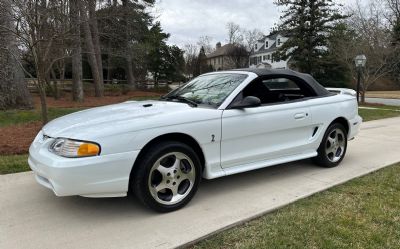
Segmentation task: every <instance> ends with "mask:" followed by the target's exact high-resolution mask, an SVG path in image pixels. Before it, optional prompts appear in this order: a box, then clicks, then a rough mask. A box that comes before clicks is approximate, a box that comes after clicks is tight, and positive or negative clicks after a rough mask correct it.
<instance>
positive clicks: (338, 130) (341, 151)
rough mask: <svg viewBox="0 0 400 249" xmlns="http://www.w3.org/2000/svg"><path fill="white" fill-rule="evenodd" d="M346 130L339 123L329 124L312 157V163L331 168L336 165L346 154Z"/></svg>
mask: <svg viewBox="0 0 400 249" xmlns="http://www.w3.org/2000/svg"><path fill="white" fill-rule="evenodd" d="M346 150H347V131H346V129H345V128H344V126H343V125H342V124H340V123H334V124H331V125H330V126H329V127H328V129H327V130H326V132H325V135H324V138H323V139H322V142H321V145H320V146H319V148H318V151H317V152H318V156H317V157H314V158H313V161H314V163H316V164H317V165H319V166H321V167H325V168H333V167H336V166H338V165H339V164H340V163H341V162H342V160H343V158H344V157H345V155H346Z"/></svg>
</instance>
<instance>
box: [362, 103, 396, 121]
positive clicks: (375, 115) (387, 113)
mask: <svg viewBox="0 0 400 249" xmlns="http://www.w3.org/2000/svg"><path fill="white" fill-rule="evenodd" d="M363 107H372V108H377V109H363V108H360V109H359V110H358V113H359V115H360V116H361V117H362V118H363V120H364V121H365V122H366V121H372V120H377V119H382V118H393V117H399V116H400V107H398V106H387V105H383V106H369V105H365V106H364V105H363ZM382 109H384V110H382Z"/></svg>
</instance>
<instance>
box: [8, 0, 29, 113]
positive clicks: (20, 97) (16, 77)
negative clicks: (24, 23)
mask: <svg viewBox="0 0 400 249" xmlns="http://www.w3.org/2000/svg"><path fill="white" fill-rule="evenodd" d="M3 6H4V9H3V10H1V12H3V11H4V13H1V15H0V25H1V26H5V27H7V28H9V29H14V27H13V25H14V24H13V22H12V20H11V19H12V18H11V16H10V13H12V11H11V4H10V1H8V0H5V1H4V2H3ZM18 54H19V51H18V48H17V45H16V38H15V37H14V35H13V34H12V33H11V32H9V31H7V30H5V29H2V28H0V65H1V67H0V109H13V108H32V98H31V95H30V93H29V90H28V86H27V83H26V81H25V75H24V72H23V70H22V67H21V64H20V62H19V61H18Z"/></svg>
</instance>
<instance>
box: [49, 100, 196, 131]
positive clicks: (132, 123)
mask: <svg viewBox="0 0 400 249" xmlns="http://www.w3.org/2000/svg"><path fill="white" fill-rule="evenodd" d="M194 109H196V108H192V107H190V106H189V105H187V104H185V103H175V102H166V101H129V102H124V103H121V104H115V105H109V106H103V107H97V108H92V109H88V110H84V111H80V112H76V113H72V114H69V115H66V116H63V117H60V118H57V119H55V120H53V121H51V122H50V123H48V124H47V125H46V126H44V127H43V132H44V134H45V135H47V136H50V137H66V138H73V139H88V138H93V137H98V136H101V135H102V134H107V135H111V134H117V133H121V132H132V131H137V130H140V129H145V128H151V127H153V126H155V125H160V124H159V123H160V122H158V124H157V123H155V122H151V121H152V120H154V118H155V117H157V119H158V120H159V118H160V117H162V116H165V115H173V114H177V113H181V112H187V111H191V110H194ZM171 121H173V119H171V120H169V123H168V124H171ZM172 123H173V122H172ZM165 124H166V123H163V125H165Z"/></svg>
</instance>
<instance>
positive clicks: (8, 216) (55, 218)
mask: <svg viewBox="0 0 400 249" xmlns="http://www.w3.org/2000/svg"><path fill="white" fill-rule="evenodd" d="M399 148H400V118H393V119H386V120H380V121H373V122H368V123H365V124H364V125H363V126H362V132H361V134H360V136H359V137H358V138H357V139H356V140H354V141H352V142H350V143H349V149H348V155H347V157H346V159H345V160H344V161H343V163H342V165H341V166H340V167H337V168H334V169H322V168H318V167H316V166H313V165H312V164H311V163H310V162H309V161H302V162H298V163H292V164H286V165H281V166H275V167H270V168H266V169H262V170H257V171H253V172H249V173H244V174H241V175H235V176H229V177H225V178H221V179H216V180H212V181H203V182H202V184H201V187H200V190H199V192H198V195H197V196H196V197H195V198H194V199H193V201H192V202H191V203H190V204H189V205H188V206H187V207H186V208H184V209H183V210H180V211H177V212H174V213H170V214H156V213H153V212H151V211H149V210H146V209H144V208H143V207H142V206H141V205H139V204H138V203H137V202H136V201H135V200H132V199H129V198H119V199H111V198H110V199H86V198H82V197H67V198H57V197H55V196H54V195H53V194H52V193H51V192H50V191H48V190H47V189H45V188H42V187H40V186H39V185H38V184H36V183H35V182H34V180H33V175H32V174H31V173H21V174H15V175H6V176H0V248H7V249H13V248H61V249H63V248H108V249H109V248H119V249H121V248H173V247H177V246H180V245H183V244H185V243H188V242H191V241H194V240H197V239H199V238H202V237H204V236H206V235H208V234H210V233H213V232H215V231H218V230H221V229H224V228H227V227H229V226H232V225H233V224H237V223H240V222H243V221H246V220H248V219H251V218H254V217H256V216H259V215H262V214H264V213H266V212H269V211H271V210H273V209H276V208H279V207H281V206H283V205H287V204H288V203H291V202H294V201H296V200H298V199H300V198H304V197H307V196H309V195H312V194H314V193H316V192H319V191H322V190H325V189H327V188H330V187H332V186H334V185H337V184H340V183H343V182H346V181H348V180H350V179H352V178H354V177H358V176H361V175H364V174H367V173H369V172H372V171H375V170H377V169H380V168H382V167H384V166H385V165H389V164H393V163H395V162H398V161H400V153H399Z"/></svg>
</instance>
